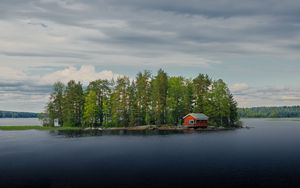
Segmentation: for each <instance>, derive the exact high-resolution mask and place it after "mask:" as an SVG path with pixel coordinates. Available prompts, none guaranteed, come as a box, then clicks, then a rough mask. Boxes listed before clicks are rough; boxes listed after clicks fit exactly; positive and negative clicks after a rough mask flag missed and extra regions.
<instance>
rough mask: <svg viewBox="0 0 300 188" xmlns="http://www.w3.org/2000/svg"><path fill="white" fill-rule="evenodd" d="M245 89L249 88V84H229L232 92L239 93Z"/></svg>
mask: <svg viewBox="0 0 300 188" xmlns="http://www.w3.org/2000/svg"><path fill="white" fill-rule="evenodd" d="M247 89H249V86H248V84H246V83H235V84H232V85H231V86H230V90H231V91H232V92H234V93H240V92H243V91H245V90H247Z"/></svg>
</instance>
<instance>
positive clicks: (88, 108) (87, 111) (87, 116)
mask: <svg viewBox="0 0 300 188" xmlns="http://www.w3.org/2000/svg"><path fill="white" fill-rule="evenodd" d="M99 111H100V108H98V106H97V94H96V92H95V91H93V90H90V91H89V92H88V93H87V95H86V96H85V105H84V113H83V120H84V125H86V126H92V127H94V126H95V125H96V121H97V117H98V114H99Z"/></svg>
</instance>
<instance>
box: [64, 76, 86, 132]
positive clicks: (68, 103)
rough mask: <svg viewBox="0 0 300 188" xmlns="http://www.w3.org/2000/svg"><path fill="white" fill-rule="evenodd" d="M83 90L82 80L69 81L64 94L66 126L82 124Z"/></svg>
mask: <svg viewBox="0 0 300 188" xmlns="http://www.w3.org/2000/svg"><path fill="white" fill-rule="evenodd" d="M83 104H84V97H83V90H82V85H81V83H80V82H78V83H76V82H75V81H74V80H71V81H69V82H68V84H67V87H66V91H65V94H64V105H63V111H64V126H75V127H76V126H77V127H78V126H81V125H82V115H83Z"/></svg>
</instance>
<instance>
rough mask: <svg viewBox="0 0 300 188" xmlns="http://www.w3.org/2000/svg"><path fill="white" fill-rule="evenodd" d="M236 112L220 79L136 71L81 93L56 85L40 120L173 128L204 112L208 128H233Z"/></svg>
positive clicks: (92, 85) (78, 85)
mask: <svg viewBox="0 0 300 188" xmlns="http://www.w3.org/2000/svg"><path fill="white" fill-rule="evenodd" d="M83 93H85V94H83ZM237 110H238V109H237V103H236V101H235V100H234V98H233V96H232V94H231V93H230V91H229V89H228V87H227V85H226V83H225V82H224V81H223V80H216V81H213V80H212V79H211V78H209V77H208V75H204V74H199V75H198V76H197V77H196V78H194V79H185V78H183V77H180V76H173V77H169V76H168V75H167V73H166V72H164V71H163V70H162V69H160V70H159V71H158V72H157V75H155V76H154V77H152V76H151V73H150V72H149V71H144V72H140V73H138V74H137V76H136V79H135V80H132V81H130V79H129V78H128V77H126V76H123V77H119V78H117V80H116V81H114V80H112V81H108V80H95V81H92V82H90V84H89V85H88V86H87V89H86V90H85V91H83V89H82V85H81V83H76V82H75V81H73V80H71V81H70V82H69V83H68V84H67V86H66V87H65V86H64V85H63V84H62V83H55V84H54V86H53V92H52V94H51V97H50V100H49V102H48V104H47V107H46V111H45V113H44V114H43V116H42V119H43V122H44V124H47V125H50V126H53V125H54V120H56V119H57V120H59V124H63V126H65V127H66V126H67V127H79V126H82V125H83V124H84V125H86V126H104V127H109V126H120V127H128V126H138V125H149V124H156V125H163V124H175V125H177V124H180V123H181V121H182V117H183V116H185V115H186V114H188V113H191V112H196V113H197V112H202V113H205V114H206V115H208V116H209V118H210V119H209V123H210V124H211V125H216V126H234V125H235V124H236V122H238V119H239V118H238V114H237ZM273 115H276V114H273Z"/></svg>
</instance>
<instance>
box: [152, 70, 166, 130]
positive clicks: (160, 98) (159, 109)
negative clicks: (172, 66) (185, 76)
mask: <svg viewBox="0 0 300 188" xmlns="http://www.w3.org/2000/svg"><path fill="white" fill-rule="evenodd" d="M151 90H152V107H151V108H152V110H153V115H154V116H153V117H154V122H155V124H157V125H160V124H165V123H166V113H167V94H168V75H167V73H165V72H164V71H163V70H162V69H160V70H159V71H158V72H157V75H156V76H155V78H154V79H153V80H152V88H151Z"/></svg>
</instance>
